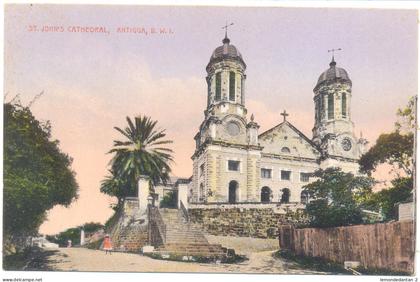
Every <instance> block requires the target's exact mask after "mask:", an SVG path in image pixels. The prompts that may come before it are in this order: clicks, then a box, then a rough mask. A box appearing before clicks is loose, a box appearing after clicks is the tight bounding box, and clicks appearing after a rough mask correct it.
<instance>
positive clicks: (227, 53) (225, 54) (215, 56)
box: [207, 36, 246, 68]
mask: <svg viewBox="0 0 420 282" xmlns="http://www.w3.org/2000/svg"><path fill="white" fill-rule="evenodd" d="M222 43H223V45H221V46H219V47H217V48H216V49H215V50H214V51H213V53H212V54H211V57H210V62H209V63H208V65H207V68H208V67H209V66H210V65H212V64H214V63H217V62H220V61H222V60H225V59H232V60H237V61H239V62H240V63H241V64H243V66H244V68H246V64H245V62H244V60H243V59H242V55H241V53H240V52H239V50H238V48H236V46H234V45H232V44H230V39H229V38H228V37H227V36H225V38H224V39H223V41H222Z"/></svg>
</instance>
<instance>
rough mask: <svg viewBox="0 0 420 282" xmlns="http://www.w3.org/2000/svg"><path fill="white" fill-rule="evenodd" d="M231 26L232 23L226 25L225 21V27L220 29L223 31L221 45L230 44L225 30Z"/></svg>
mask: <svg viewBox="0 0 420 282" xmlns="http://www.w3.org/2000/svg"><path fill="white" fill-rule="evenodd" d="M231 25H233V23H230V24H228V23H227V21H226V25H225V26H223V27H222V29H224V30H225V38H224V39H223V41H222V42H223V44H229V43H230V40H229V38H228V37H227V30H228V27H229V26H231Z"/></svg>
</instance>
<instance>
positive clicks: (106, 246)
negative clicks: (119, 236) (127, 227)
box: [103, 234, 112, 254]
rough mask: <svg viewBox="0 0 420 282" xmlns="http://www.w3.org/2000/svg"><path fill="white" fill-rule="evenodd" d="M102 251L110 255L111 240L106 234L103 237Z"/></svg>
mask: <svg viewBox="0 0 420 282" xmlns="http://www.w3.org/2000/svg"><path fill="white" fill-rule="evenodd" d="M103 249H104V251H105V254H108V252H109V254H111V251H112V243H111V238H110V237H109V235H108V234H106V235H105V238H104V246H103Z"/></svg>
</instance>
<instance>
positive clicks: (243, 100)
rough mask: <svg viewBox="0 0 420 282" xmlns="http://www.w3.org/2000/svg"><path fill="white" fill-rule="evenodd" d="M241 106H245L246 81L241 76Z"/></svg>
mask: <svg viewBox="0 0 420 282" xmlns="http://www.w3.org/2000/svg"><path fill="white" fill-rule="evenodd" d="M241 104H245V79H244V78H243V76H241Z"/></svg>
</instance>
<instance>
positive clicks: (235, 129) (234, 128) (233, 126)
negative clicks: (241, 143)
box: [226, 121, 241, 136]
mask: <svg viewBox="0 0 420 282" xmlns="http://www.w3.org/2000/svg"><path fill="white" fill-rule="evenodd" d="M226 130H227V132H228V133H229V134H230V135H232V136H235V135H238V134H239V133H240V132H241V129H240V127H239V125H238V124H237V123H236V122H233V121H230V122H228V124H227V125H226Z"/></svg>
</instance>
